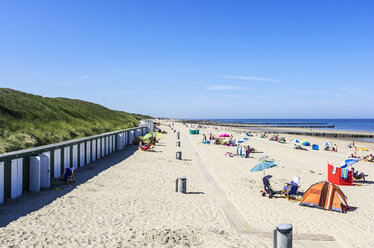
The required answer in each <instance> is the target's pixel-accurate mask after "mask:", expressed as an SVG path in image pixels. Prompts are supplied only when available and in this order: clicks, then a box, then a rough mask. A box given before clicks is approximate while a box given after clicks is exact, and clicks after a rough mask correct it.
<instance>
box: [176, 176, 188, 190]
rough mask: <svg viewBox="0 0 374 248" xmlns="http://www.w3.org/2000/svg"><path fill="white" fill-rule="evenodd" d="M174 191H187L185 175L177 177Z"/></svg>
mask: <svg viewBox="0 0 374 248" xmlns="http://www.w3.org/2000/svg"><path fill="white" fill-rule="evenodd" d="M175 191H176V192H179V193H183V194H185V193H186V191H187V179H186V178H185V177H178V178H177V180H176V182H175Z"/></svg>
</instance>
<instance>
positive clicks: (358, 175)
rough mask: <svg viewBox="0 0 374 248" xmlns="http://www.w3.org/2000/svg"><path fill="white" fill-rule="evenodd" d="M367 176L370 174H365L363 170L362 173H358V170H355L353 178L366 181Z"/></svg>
mask: <svg viewBox="0 0 374 248" xmlns="http://www.w3.org/2000/svg"><path fill="white" fill-rule="evenodd" d="M367 176H368V175H365V174H364V173H363V172H361V173H358V171H355V172H353V178H354V179H355V180H363V181H364V182H365V181H366V180H365V177H367Z"/></svg>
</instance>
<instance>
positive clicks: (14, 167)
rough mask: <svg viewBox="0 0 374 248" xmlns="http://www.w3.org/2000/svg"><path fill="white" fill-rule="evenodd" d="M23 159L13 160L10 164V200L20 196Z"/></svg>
mask: <svg viewBox="0 0 374 248" xmlns="http://www.w3.org/2000/svg"><path fill="white" fill-rule="evenodd" d="M22 167H23V159H22V158H17V159H13V160H12V163H11V189H10V191H11V192H10V197H11V198H12V199H14V198H17V197H19V196H21V195H22V169H23V168H22Z"/></svg>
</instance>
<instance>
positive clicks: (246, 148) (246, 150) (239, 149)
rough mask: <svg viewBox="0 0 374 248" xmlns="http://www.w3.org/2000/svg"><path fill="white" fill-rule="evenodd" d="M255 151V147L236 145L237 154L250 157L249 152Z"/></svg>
mask: <svg viewBox="0 0 374 248" xmlns="http://www.w3.org/2000/svg"><path fill="white" fill-rule="evenodd" d="M243 148H244V153H243ZM254 152H255V149H254V148H251V147H250V146H241V145H239V146H237V147H236V156H240V157H245V158H249V154H251V153H254Z"/></svg>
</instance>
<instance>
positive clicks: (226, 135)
mask: <svg viewBox="0 0 374 248" xmlns="http://www.w3.org/2000/svg"><path fill="white" fill-rule="evenodd" d="M219 137H230V135H228V134H226V133H224V134H221V135H220V136H219Z"/></svg>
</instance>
